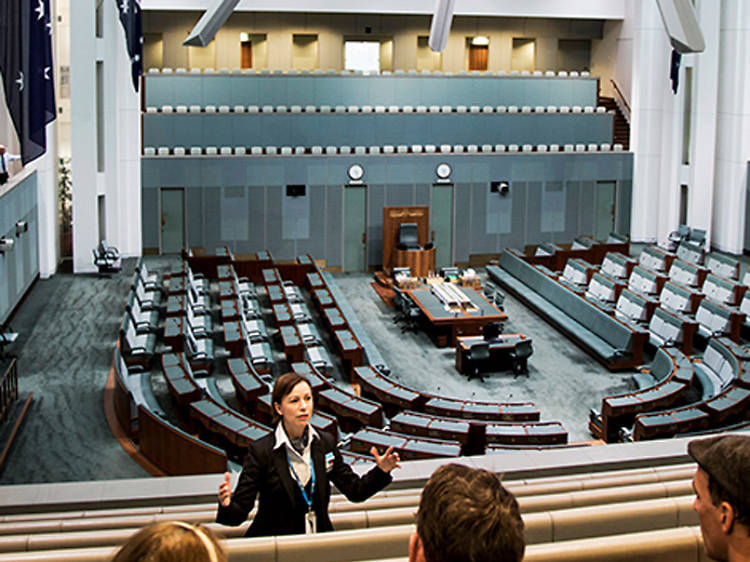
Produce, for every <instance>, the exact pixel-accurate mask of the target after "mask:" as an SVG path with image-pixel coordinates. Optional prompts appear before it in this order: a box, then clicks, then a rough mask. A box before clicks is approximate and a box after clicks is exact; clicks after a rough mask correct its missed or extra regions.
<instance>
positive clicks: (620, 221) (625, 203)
mask: <svg viewBox="0 0 750 562" xmlns="http://www.w3.org/2000/svg"><path fill="white" fill-rule="evenodd" d="M632 171H633V168H632V161H631V166H630V169H629V172H630V174H631V176H630V177H632ZM632 201H633V181H632V180H631V179H626V180H621V181H618V182H617V210H616V212H617V219H616V221H615V228H616V229H617V232H621V233H623V234H630V218H631V211H632V209H631V207H632V205H633V203H632Z"/></svg>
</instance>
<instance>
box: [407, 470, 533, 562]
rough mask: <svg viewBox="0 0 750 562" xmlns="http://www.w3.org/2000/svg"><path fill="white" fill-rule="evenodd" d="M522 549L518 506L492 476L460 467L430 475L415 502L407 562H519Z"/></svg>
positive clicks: (489, 473) (522, 540) (520, 520)
mask: <svg viewBox="0 0 750 562" xmlns="http://www.w3.org/2000/svg"><path fill="white" fill-rule="evenodd" d="M525 547H526V545H525V541H524V536H523V521H522V519H521V514H520V511H519V509H518V502H517V501H516V498H515V497H514V496H513V494H511V493H510V492H508V490H506V489H505V488H504V487H503V485H502V484H501V483H500V479H499V478H498V477H497V475H496V474H494V473H492V472H489V471H487V470H483V469H478V468H470V467H468V466H464V465H460V464H446V465H443V466H441V467H440V468H438V469H437V470H436V471H435V472H434V473H433V474H432V476H431V477H430V479H429V481H428V482H427V485H426V486H425V487H424V490H422V497H421V499H420V502H419V511H418V512H417V532H416V533H415V534H414V535H413V536H412V538H411V542H410V544H409V560H410V561H411V562H416V561H425V562H455V561H458V560H460V561H466V562H518V561H520V560H522V559H523V553H524V550H525Z"/></svg>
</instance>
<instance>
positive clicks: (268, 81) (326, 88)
mask: <svg viewBox="0 0 750 562" xmlns="http://www.w3.org/2000/svg"><path fill="white" fill-rule="evenodd" d="M144 79H145V87H144V91H145V94H146V95H145V99H144V105H145V106H146V107H148V106H152V107H160V106H162V105H172V106H177V105H186V106H190V105H202V106H205V105H215V106H217V107H218V106H221V105H227V106H229V107H234V106H235V105H238V104H242V105H248V104H257V105H260V106H262V105H267V104H268V105H274V106H277V105H286V106H292V105H299V106H303V107H304V106H306V105H316V106H320V105H330V106H336V105H343V106H349V105H359V106H362V105H371V106H373V107H374V106H377V105H384V106H389V105H399V106H403V105H414V106H417V105H424V106H428V107H429V106H431V105H438V106H442V105H452V104H455V103H456V100H460V101H461V103H463V104H465V105H467V106H471V105H478V106H480V107H481V106H484V105H493V106H494V105H497V104H499V103H502V104H504V105H506V106H509V105H517V106H523V105H530V106H537V105H542V106H547V105H557V106H562V105H566V106H569V107H572V106H581V107H585V106H594V105H596V104H597V92H598V85H599V84H598V80H597V79H596V78H593V77H590V76H589V75H588V73H582V74H573V73H572V72H565V71H561V73H560V74H559V75H558V74H555V73H552V74H549V75H542V73H541V72H540V73H538V74H533V73H531V72H527V73H523V74H522V73H520V72H513V73H505V72H502V71H501V72H498V73H494V72H485V73H480V72H472V73H466V72H462V73H457V74H452V73H441V72H432V73H422V74H417V73H416V72H409V73H407V72H404V71H395V72H393V73H391V72H382V73H379V74H377V73H375V74H369V75H363V74H361V73H359V74H356V73H349V72H347V71H342V72H338V71H333V72H330V73H325V74H324V73H323V72H322V71H317V72H311V73H307V74H298V73H296V72H287V73H286V74H284V73H283V72H282V71H275V72H271V71H268V70H261V71H259V72H255V71H253V69H247V70H245V71H244V72H241V71H239V69H238V70H237V71H236V72H233V73H232V74H229V72H219V73H216V72H212V73H210V74H207V73H203V74H189V73H181V72H165V71H162V72H161V73H154V74H151V73H149V74H146V76H145V78H144Z"/></svg>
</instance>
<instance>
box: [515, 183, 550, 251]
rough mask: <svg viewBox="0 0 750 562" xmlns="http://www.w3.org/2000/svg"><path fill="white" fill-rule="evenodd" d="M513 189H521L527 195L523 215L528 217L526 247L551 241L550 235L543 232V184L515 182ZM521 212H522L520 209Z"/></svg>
mask: <svg viewBox="0 0 750 562" xmlns="http://www.w3.org/2000/svg"><path fill="white" fill-rule="evenodd" d="M511 189H513V190H515V189H520V190H522V191H523V192H524V195H525V200H526V208H525V210H524V211H523V214H524V216H525V217H526V221H525V227H526V236H525V240H524V246H526V245H528V244H541V243H542V242H545V241H548V240H550V236H549V234H546V233H543V232H542V182H513V183H512V184H511ZM519 212H521V211H520V209H519Z"/></svg>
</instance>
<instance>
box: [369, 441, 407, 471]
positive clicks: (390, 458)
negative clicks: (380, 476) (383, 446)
mask: <svg viewBox="0 0 750 562" xmlns="http://www.w3.org/2000/svg"><path fill="white" fill-rule="evenodd" d="M370 454H371V455H372V456H373V457H375V462H376V463H377V465H378V467H380V470H382V471H383V472H390V471H391V470H393V469H394V468H401V465H400V464H398V463H399V462H400V461H401V459H400V458H399V456H398V453H394V452H393V447H392V446H391V447H388V449H387V450H386V451H385V453H384V454H383V455H382V456H381V455H379V454H378V450H377V449H376V448H375V447H374V446H373V447H372V448H371V449H370Z"/></svg>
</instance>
